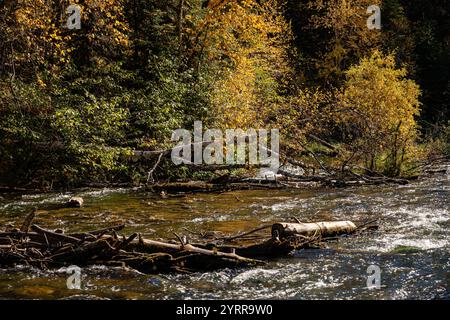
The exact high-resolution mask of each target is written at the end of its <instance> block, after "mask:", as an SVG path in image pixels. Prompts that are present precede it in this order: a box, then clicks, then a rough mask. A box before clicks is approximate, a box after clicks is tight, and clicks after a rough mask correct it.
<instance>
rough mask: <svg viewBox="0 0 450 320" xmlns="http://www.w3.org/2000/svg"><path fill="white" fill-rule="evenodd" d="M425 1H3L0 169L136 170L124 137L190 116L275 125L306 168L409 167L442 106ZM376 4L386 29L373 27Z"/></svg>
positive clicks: (72, 177) (59, 181)
mask: <svg viewBox="0 0 450 320" xmlns="http://www.w3.org/2000/svg"><path fill="white" fill-rule="evenodd" d="M422 2H424V1H420V4H418V5H417V6H416V5H413V4H407V3H403V1H400V0H377V1H372V0H370V1H369V0H357V1H348V0H332V1H322V0H301V1H294V0H292V1H291V0H209V1H208V0H72V1H68V0H5V1H3V2H2V3H1V4H0V183H6V184H18V185H39V186H46V187H49V188H51V187H53V186H72V185H78V184H83V183H86V182H96V181H100V182H111V181H127V182H129V181H132V182H135V183H139V182H142V181H143V179H145V176H146V172H147V171H148V168H146V167H140V166H135V165H130V164H129V163H128V162H127V160H126V159H127V156H128V155H129V154H130V151H131V150H132V149H139V150H158V149H164V148H168V147H170V146H172V143H171V141H170V137H171V133H172V131H173V130H175V129H178V128H186V129H191V128H192V126H193V123H194V121H196V120H201V121H203V123H204V124H205V126H207V127H209V128H219V129H229V128H230V129H234V128H242V129H246V128H250V127H252V128H258V127H259V128H266V129H269V128H279V129H280V130H281V143H282V146H281V149H282V157H289V158H294V159H297V160H301V161H303V162H306V163H309V164H310V165H311V166H314V165H316V166H317V160H320V161H321V163H322V164H323V165H325V166H327V167H329V168H330V170H336V171H338V170H341V171H343V172H344V171H345V170H346V169H349V170H354V171H355V170H356V171H358V170H365V172H373V173H374V172H377V173H380V174H381V173H382V174H385V175H390V176H399V175H402V174H403V173H404V172H406V170H405V169H407V168H408V167H411V166H413V163H414V162H416V161H417V160H418V158H420V157H423V156H425V155H426V152H424V148H419V145H418V143H420V142H423V141H424V140H421V133H420V130H421V128H422V127H421V125H424V124H426V123H429V122H431V121H434V120H436V121H437V122H439V123H440V124H442V123H446V120H447V119H446V112H447V111H446V108H445V105H446V102H445V98H444V97H445V96H448V88H447V89H446V85H445V83H446V82H445V81H446V80H445V79H446V74H448V73H446V72H448V59H446V58H447V57H448V52H449V51H450V50H445V49H446V47H445V45H446V43H447V44H448V33H445V32H441V30H439V29H438V28H437V27H436V25H435V24H434V22H432V21H434V20H433V19H437V20H436V21H441V20H442V21H444V20H445V19H444V18H443V17H442V16H441V11H439V10H437V11H430V10H431V9H430V10H428V9H424V8H425V7H424V6H423V5H422ZM70 4H77V5H79V7H80V8H81V29H79V30H70V29H68V28H67V19H68V13H67V12H66V9H67V7H68V6H69V5H70ZM373 4H376V5H380V6H381V8H382V12H383V28H382V29H381V30H369V29H368V28H367V26H366V20H367V18H368V14H367V12H366V10H367V7H368V6H369V5H373ZM437 6H438V7H439V4H437ZM417 8H420V10H421V12H423V15H420V14H419V12H418V11H417V10H419V9H417ZM383 10H385V11H383ZM413 17H416V18H417V19H422V20H420V21H421V22H422V24H420V25H416V24H415V22H414V21H413V20H412V18H413ZM426 19H429V20H426ZM428 22H429V23H428ZM427 23H428V24H427ZM413 26H414V27H413ZM446 34H447V35H446ZM446 37H447V38H446ZM439 39H441V40H442V41H440V40H439ZM438 40H439V41H438ZM427 48H429V50H428V49H427ZM427 51H430V55H432V58H431V57H429V56H428V53H429V52H427ZM444 61H447V62H446V63H445V62H444ZM433 63H434V64H433ZM428 68H430V69H428ZM433 68H434V69H433ZM429 70H433V72H432V75H433V76H431V75H430V74H429ZM434 76H436V77H437V78H438V79H440V80H439V81H434V80H433V81H432V80H430V79H433V77H434ZM442 79H444V80H442ZM447 83H448V78H447ZM419 85H420V87H419ZM421 92H423V93H424V94H422V95H421ZM434 106H436V107H435V109H433V108H434ZM422 110H424V113H425V114H426V115H427V116H426V117H425V118H424V117H423V116H422V117H421V111H422ZM433 110H435V111H436V112H434V113H433V112H432V111H433ZM434 115H436V117H434ZM422 120H423V121H422ZM433 128H434V127H433ZM433 134H435V135H438V134H439V132H437V131H436V132H434V133H433ZM311 137H320V139H322V140H323V141H327V143H329V144H332V145H333V146H334V147H333V150H334V151H333V152H332V154H331V153H330V152H329V151H330V150H324V148H323V145H322V146H321V145H320V143H319V144H318V143H317V141H320V139H319V140H317V139H314V138H311ZM325 149H326V148H325ZM419 149H420V150H422V151H421V152H418V150H419ZM444 149H445V148H444ZM311 152H315V153H316V154H317V159H314V158H312V157H311ZM161 168H162V169H161V172H160V173H159V175H160V177H165V178H173V177H175V178H176V177H178V176H179V175H180V174H181V173H180V171H177V170H174V169H173V168H171V167H170V166H162V167H161ZM356 171H355V172H356ZM182 174H186V172H183V173H182Z"/></svg>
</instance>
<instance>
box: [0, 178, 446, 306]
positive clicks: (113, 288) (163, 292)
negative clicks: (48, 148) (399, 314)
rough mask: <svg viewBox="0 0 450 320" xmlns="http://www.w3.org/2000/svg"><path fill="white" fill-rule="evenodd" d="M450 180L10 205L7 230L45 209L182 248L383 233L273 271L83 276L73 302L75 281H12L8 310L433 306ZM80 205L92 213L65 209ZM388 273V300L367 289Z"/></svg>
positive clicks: (45, 219) (4, 275)
mask: <svg viewBox="0 0 450 320" xmlns="http://www.w3.org/2000/svg"><path fill="white" fill-rule="evenodd" d="M448 181H449V180H448V177H446V176H443V177H436V178H433V179H429V180H424V181H418V182H416V183H413V184H410V185H406V186H377V187H369V186H366V187H359V188H348V189H309V190H296V191H286V190H284V191H270V192H267V191H239V192H237V191H236V192H228V193H224V194H193V195H184V196H179V197H178V196H177V197H170V198H169V199H161V198H160V197H159V196H158V195H155V194H151V193H148V192H144V191H142V190H136V189H135V190H133V189H103V190H88V191H82V192H79V193H67V194H38V195H23V196H20V195H2V197H0V199H1V200H0V224H1V225H4V224H6V223H16V222H18V221H21V220H22V219H23V217H24V215H26V214H27V213H28V212H29V211H30V210H32V209H33V208H38V209H39V211H38V217H37V219H36V223H38V224H40V225H42V226H45V227H48V228H55V229H56V228H62V229H64V230H66V231H86V230H89V229H96V228H101V227H106V226H110V225H112V224H115V223H126V224H127V229H126V233H132V232H142V233H143V234H144V235H145V236H146V237H153V238H173V232H177V233H180V234H186V230H185V229H184V228H187V229H189V230H194V231H206V230H215V231H220V232H222V233H224V234H235V233H236V232H238V231H240V230H246V229H252V228H254V227H256V226H259V225H261V224H266V223H268V222H275V221H282V220H285V221H290V219H292V217H297V218H299V219H301V220H302V221H305V222H307V221H318V220H322V221H323V220H342V219H345V220H353V221H355V222H357V223H359V222H363V221H367V220H371V219H376V218H380V219H381V220H380V229H379V230H378V231H377V232H374V233H370V234H367V235H365V236H361V237H347V238H342V239H340V240H339V242H337V243H330V244H329V247H328V249H314V250H312V249H310V250H300V251H297V252H294V253H293V254H292V255H291V257H287V258H283V259H278V260H276V261H271V262H270V263H268V264H267V265H266V266H264V267H262V268H254V269H244V270H228V269H225V270H219V271H216V272H210V273H198V274H192V275H184V274H169V275H145V274H141V273H139V272H136V271H133V270H127V269H124V268H107V267H104V266H92V267H89V268H84V269H82V288H81V290H68V289H67V286H66V280H67V274H66V273H65V270H64V269H60V270H53V271H40V270H37V269H34V268H28V267H23V266H22V267H20V266H19V267H18V268H16V269H14V270H12V269H8V270H0V298H1V297H3V298H18V299H20V298H25V299H34V298H45V299H53V298H65V299H100V298H108V299H174V298H178V299H200V298H201V299H216V298H217V299H218V298H224V299H236V298H242V299H267V298H275V299H353V298H357V299H409V298H419V299H433V298H447V299H448V298H449V289H448V288H449V277H450V276H449V270H450V268H449V264H450V262H449V261H450V259H449V258H450V254H449V244H450V243H449V239H450V238H449V224H450V216H449V207H450V201H449V192H448V190H449V189H448ZM73 195H79V196H82V197H83V198H84V200H85V207H83V208H79V209H68V208H63V206H62V204H64V202H65V201H67V200H68V199H69V198H70V197H71V196H73ZM372 264H374V265H378V266H379V267H380V268H381V272H382V274H381V282H382V288H381V289H380V290H376V289H375V290H370V289H368V288H367V286H366V283H367V267H368V266H369V265H372Z"/></svg>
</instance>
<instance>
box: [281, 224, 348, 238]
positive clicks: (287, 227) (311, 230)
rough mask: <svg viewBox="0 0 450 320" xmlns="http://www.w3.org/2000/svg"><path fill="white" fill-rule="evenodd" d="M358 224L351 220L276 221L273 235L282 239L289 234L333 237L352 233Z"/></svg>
mask: <svg viewBox="0 0 450 320" xmlns="http://www.w3.org/2000/svg"><path fill="white" fill-rule="evenodd" d="M355 230H356V225H355V224H354V223H353V222H351V221H332V222H316V223H275V224H274V225H273V226H272V237H274V238H277V237H279V238H280V239H283V238H287V237H289V236H296V235H300V236H305V237H311V236H314V235H316V236H318V235H320V236H322V237H332V236H336V235H339V234H344V233H352V232H354V231H355Z"/></svg>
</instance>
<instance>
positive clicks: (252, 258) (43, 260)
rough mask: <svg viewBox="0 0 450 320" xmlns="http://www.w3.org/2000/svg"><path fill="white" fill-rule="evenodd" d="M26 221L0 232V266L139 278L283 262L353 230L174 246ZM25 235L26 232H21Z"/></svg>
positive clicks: (293, 231)
mask: <svg viewBox="0 0 450 320" xmlns="http://www.w3.org/2000/svg"><path fill="white" fill-rule="evenodd" d="M32 218H33V215H32V214H30V215H28V216H27V217H26V218H25V222H24V223H22V230H23V231H19V230H18V229H15V228H13V229H12V231H8V232H0V266H12V265H15V264H25V265H33V266H36V267H39V268H52V267H61V266H68V265H72V264H76V265H80V266H87V265H94V264H97V265H98V264H102V265H114V266H126V267H129V268H133V269H135V270H138V271H141V272H145V273H163V272H197V271H211V270H217V269H221V268H240V267H250V266H256V265H260V264H264V263H265V261H263V260H267V259H269V258H273V257H279V256H285V255H287V254H289V253H290V252H291V251H293V250H295V249H300V248H310V247H317V246H319V247H320V246H322V245H323V243H324V241H325V240H326V239H324V238H327V239H329V238H328V237H333V236H337V235H340V234H344V233H353V232H355V231H356V230H357V228H356V226H355V224H354V223H353V222H350V221H335V222H317V223H300V222H298V223H275V224H273V225H263V226H260V227H258V228H256V229H253V230H250V231H247V232H241V233H238V234H237V235H232V236H228V237H223V236H221V237H213V239H208V240H207V241H208V242H203V241H205V239H204V238H203V239H201V241H200V242H199V243H192V242H189V241H188V240H187V238H186V237H180V236H178V235H177V234H175V236H176V237H177V240H178V242H163V241H156V240H150V239H143V238H142V236H141V235H140V234H137V233H134V234H132V235H131V236H125V235H121V236H118V235H117V233H116V231H119V230H121V229H122V228H123V227H124V225H118V226H113V227H110V228H104V229H100V230H94V231H91V232H86V233H71V234H70V233H69V234H64V233H61V232H58V231H51V230H47V229H44V228H42V227H40V226H37V225H31V227H29V225H30V223H31V221H32ZM268 228H271V229H272V232H271V235H270V234H263V233H262V231H263V230H265V229H268ZM28 229H31V230H32V231H25V230H28ZM8 230H9V229H8ZM198 234H200V235H202V233H198ZM270 236H271V238H270ZM248 237H253V238H252V239H249V238H248ZM238 239H239V242H237V243H236V244H235V243H234V241H237V240H238ZM261 259H263V260H261Z"/></svg>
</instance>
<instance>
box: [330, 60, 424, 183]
mask: <svg viewBox="0 0 450 320" xmlns="http://www.w3.org/2000/svg"><path fill="white" fill-rule="evenodd" d="M405 77H406V70H405V69H404V68H396V66H395V58H394V56H393V55H387V56H384V55H382V54H381V53H380V52H378V51H375V52H374V53H373V54H372V55H371V56H370V57H369V58H363V59H362V60H361V62H360V63H359V64H358V65H356V66H353V67H351V68H350V69H349V70H348V71H347V72H346V81H345V84H344V87H343V90H342V94H341V96H340V103H339V106H338V109H337V111H338V117H339V118H338V123H340V124H341V125H342V127H343V128H344V131H345V132H346V134H347V142H348V143H349V144H350V145H351V146H352V150H353V151H354V152H356V153H357V157H355V159H357V158H360V159H364V160H365V163H366V166H367V167H368V168H369V169H370V170H371V171H377V170H384V172H385V173H386V174H389V175H399V174H401V172H402V169H403V166H404V164H405V163H406V162H407V161H409V160H411V158H413V157H414V144H415V142H416V138H417V129H418V128H417V123H416V120H415V117H416V116H418V115H419V113H420V109H419V105H420V103H419V95H420V90H419V86H418V85H416V84H415V82H414V81H413V80H410V79H407V78H405Z"/></svg>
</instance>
